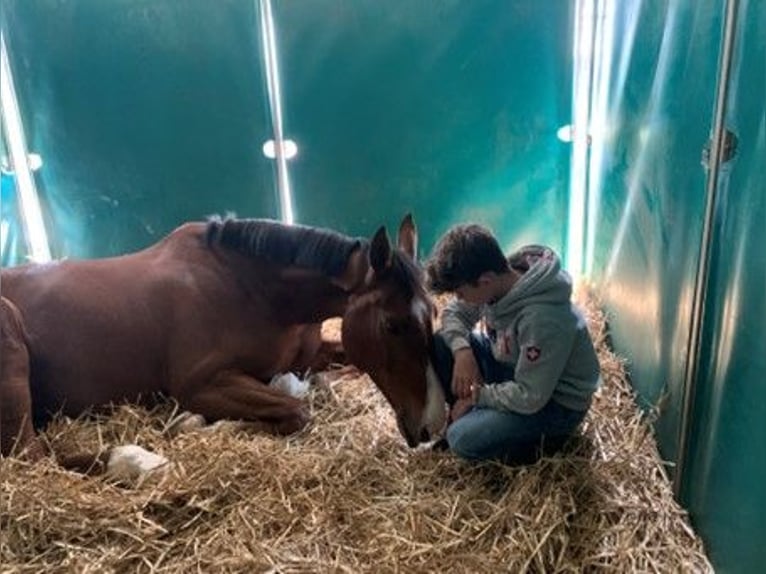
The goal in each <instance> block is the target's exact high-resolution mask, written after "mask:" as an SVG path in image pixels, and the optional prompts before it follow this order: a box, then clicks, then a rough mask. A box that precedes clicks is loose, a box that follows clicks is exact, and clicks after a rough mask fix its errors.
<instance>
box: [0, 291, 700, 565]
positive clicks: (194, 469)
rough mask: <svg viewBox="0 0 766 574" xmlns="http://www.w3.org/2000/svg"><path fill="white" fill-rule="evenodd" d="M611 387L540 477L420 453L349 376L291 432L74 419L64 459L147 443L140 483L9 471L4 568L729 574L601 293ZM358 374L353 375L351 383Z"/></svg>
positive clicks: (167, 411) (152, 415)
mask: <svg viewBox="0 0 766 574" xmlns="http://www.w3.org/2000/svg"><path fill="white" fill-rule="evenodd" d="M583 303H584V307H585V308H586V310H587V315H588V320H589V324H590V328H591V332H592V333H593V335H594V338H595V339H596V340H597V342H598V347H599V354H600V358H601V363H602V367H603V380H604V384H603V387H602V389H601V390H600V391H599V393H598V395H597V397H596V399H595V404H594V406H593V408H592V411H591V413H590V414H589V415H588V417H587V419H586V421H585V423H584V426H583V429H582V433H581V436H579V437H578V438H576V439H575V440H573V441H572V444H570V445H569V447H568V448H567V450H566V451H565V452H564V453H562V454H558V455H556V456H553V457H549V458H544V459H543V460H541V461H540V462H538V463H537V464H535V465H533V466H528V467H521V468H511V467H506V466H502V465H499V464H481V465H471V464H467V463H464V462H461V461H459V460H456V459H455V458H454V457H452V456H451V455H449V454H448V453H442V452H440V453H437V452H432V451H430V450H429V449H427V448H420V449H418V450H415V451H412V450H409V449H408V448H407V447H406V446H405V444H404V441H403V440H402V439H401V438H400V436H399V434H398V432H397V430H396V424H395V422H394V420H393V417H392V414H391V411H390V409H389V407H388V405H387V404H386V403H385V401H384V399H383V398H382V396H381V395H380V393H379V392H378V391H377V390H376V388H375V387H374V386H373V385H372V384H371V382H370V381H369V380H368V379H367V378H366V377H365V376H360V375H359V374H358V373H356V372H354V371H347V372H345V373H343V372H342V371H340V372H336V373H335V378H334V379H333V378H332V377H327V378H326V379H325V383H324V384H320V385H316V386H315V387H314V388H312V391H311V394H310V401H311V408H312V413H313V422H312V423H311V425H310V426H309V427H308V428H306V429H305V430H304V431H303V432H301V433H299V434H297V435H294V436H292V437H289V438H272V437H268V436H262V435H250V434H247V433H245V432H241V431H237V430H235V429H230V428H227V427H225V426H224V427H222V428H218V429H217V430H215V431H196V432H189V433H187V434H183V435H180V436H177V437H175V438H173V439H170V438H168V437H167V436H166V433H164V432H163V431H164V429H165V428H166V425H167V423H168V422H169V420H170V419H171V418H172V417H173V416H174V414H175V412H174V409H173V405H172V404H164V405H161V406H160V407H157V408H155V409H153V410H146V409H143V408H137V407H131V406H121V407H118V408H116V409H115V410H114V412H113V413H112V414H111V415H110V416H108V417H101V418H96V419H93V418H91V419H85V418H83V419H78V420H74V421H72V420H65V419H59V420H57V421H56V422H55V423H54V424H52V425H51V426H50V427H49V428H48V430H47V431H46V434H45V437H46V439H47V440H48V442H49V443H50V444H51V445H52V446H53V448H54V449H56V450H58V451H61V452H63V451H66V450H67V449H74V448H78V449H80V448H82V447H84V446H90V447H93V448H98V447H99V446H103V445H106V444H114V443H124V442H135V443H138V444H140V445H142V446H144V447H145V448H148V449H151V450H153V451H155V452H158V453H161V454H163V455H165V456H167V457H168V458H169V459H171V461H172V465H171V467H170V468H169V469H168V471H167V472H166V473H165V474H164V475H162V476H161V477H157V478H155V479H154V480H149V481H146V482H144V483H142V484H139V485H117V484H112V483H110V482H109V481H108V480H106V479H104V478H84V477H82V476H81V475H78V474H75V473H70V472H66V471H64V470H62V469H60V468H58V467H57V466H56V465H55V464H54V463H53V462H52V461H51V460H45V461H43V462H41V463H37V464H34V465H30V464H28V463H25V462H22V461H19V460H15V459H3V460H2V461H1V462H0V464H1V465H2V467H1V475H0V479H1V483H2V501H1V505H0V564H1V565H2V566H1V568H2V571H3V572H46V573H48V572H168V573H170V572H178V573H186V572H195V571H196V572H275V573H276V572H280V573H285V574H287V573H298V572H349V573H360V572H376V573H377V572H541V573H542V572H545V573H549V572H583V571H587V572H601V571H604V572H606V571H608V572H678V571H684V572H712V568H711V566H710V564H709V562H708V561H707V559H706V557H705V555H704V552H703V548H702V544H701V542H700V540H699V538H698V537H697V536H696V535H695V533H694V532H693V531H692V529H691V527H690V526H689V523H688V519H687V516H686V513H685V512H684V510H683V509H682V508H680V507H679V506H678V504H677V503H676V502H675V501H674V499H673V496H672V492H671V488H670V485H669V483H668V481H667V478H666V475H665V468H664V465H663V462H662V460H661V459H660V457H659V455H658V453H657V448H656V444H655V441H654V436H653V434H652V431H651V427H650V426H649V424H648V422H647V421H646V419H645V417H644V416H642V414H641V413H640V412H639V411H638V410H637V409H636V406H635V401H634V396H633V393H632V391H631V389H630V386H629V385H628V383H627V381H626V375H625V368H624V367H625V366H624V364H623V361H622V360H621V359H620V358H619V357H617V356H615V355H614V354H613V353H612V352H611V351H610V350H609V349H608V348H607V345H606V321H605V318H604V315H603V313H602V312H601V311H600V309H599V306H598V303H597V302H596V301H594V300H593V299H590V298H586V297H583ZM339 373H341V374H339Z"/></svg>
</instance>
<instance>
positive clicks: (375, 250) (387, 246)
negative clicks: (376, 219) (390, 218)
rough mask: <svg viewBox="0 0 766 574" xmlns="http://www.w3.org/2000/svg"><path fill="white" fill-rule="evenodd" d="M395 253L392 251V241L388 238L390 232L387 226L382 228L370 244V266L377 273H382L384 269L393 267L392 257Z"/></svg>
mask: <svg viewBox="0 0 766 574" xmlns="http://www.w3.org/2000/svg"><path fill="white" fill-rule="evenodd" d="M392 255H393V252H392V250H391V241H390V240H389V238H388V232H387V231H386V228H385V226H382V225H381V226H380V229H378V231H377V232H376V233H375V236H374V237H373V238H372V243H370V265H371V266H372V268H373V269H374V270H375V272H376V273H380V272H381V271H383V270H384V269H386V268H388V266H389V265H391V256H392Z"/></svg>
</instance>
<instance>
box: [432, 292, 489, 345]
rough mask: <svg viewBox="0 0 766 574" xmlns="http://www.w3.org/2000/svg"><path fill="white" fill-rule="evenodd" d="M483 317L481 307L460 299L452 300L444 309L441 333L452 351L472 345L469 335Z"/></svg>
mask: <svg viewBox="0 0 766 574" xmlns="http://www.w3.org/2000/svg"><path fill="white" fill-rule="evenodd" d="M480 317H481V309H480V308H479V307H476V306H474V305H468V304H467V303H463V302H462V301H460V300H458V299H454V300H452V301H450V302H449V303H448V304H447V306H446V307H445V308H444V310H443V311H442V326H441V330H440V332H441V334H442V336H443V337H444V340H445V341H447V344H448V345H449V347H450V349H451V350H452V352H455V351H457V350H458V349H463V348H465V347H470V346H471V343H470V342H469V340H468V336H469V335H470V334H471V331H472V330H473V328H474V326H475V325H476V323H477V322H478V321H479V318H480Z"/></svg>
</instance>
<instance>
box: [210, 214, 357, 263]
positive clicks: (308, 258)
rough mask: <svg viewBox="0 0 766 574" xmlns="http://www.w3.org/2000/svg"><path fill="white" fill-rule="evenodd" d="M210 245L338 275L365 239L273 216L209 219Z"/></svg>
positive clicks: (266, 259) (271, 261)
mask: <svg viewBox="0 0 766 574" xmlns="http://www.w3.org/2000/svg"><path fill="white" fill-rule="evenodd" d="M205 240H206V243H207V245H208V246H211V245H220V246H222V247H225V248H227V249H233V250H235V251H237V252H239V253H242V254H243V255H246V256H248V257H255V258H259V259H263V260H265V261H268V262H270V263H274V264H276V265H285V266H295V267H304V268H308V269H314V270H316V271H319V272H321V273H326V274H328V275H330V276H331V277H337V276H339V275H340V274H341V273H343V271H344V270H345V269H346V264H347V262H348V258H349V256H350V255H351V253H352V252H353V251H354V250H355V249H357V248H358V247H360V246H362V245H366V243H367V242H366V240H364V239H359V238H352V237H348V236H346V235H342V234H340V233H338V232H337V231H333V230H331V229H322V228H318V227H309V226H306V225H287V224H285V223H281V222H279V221H274V220H271V219H229V218H227V219H221V218H219V217H215V218H212V219H211V220H210V221H208V224H207V229H206V231H205Z"/></svg>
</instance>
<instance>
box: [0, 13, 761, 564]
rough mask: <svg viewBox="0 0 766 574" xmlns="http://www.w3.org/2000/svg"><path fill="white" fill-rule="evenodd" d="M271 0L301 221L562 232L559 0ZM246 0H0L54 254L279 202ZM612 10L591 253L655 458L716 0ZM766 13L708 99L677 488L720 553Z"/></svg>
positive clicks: (748, 353)
mask: <svg viewBox="0 0 766 574" xmlns="http://www.w3.org/2000/svg"><path fill="white" fill-rule="evenodd" d="M273 4H274V19H275V24H276V33H277V51H278V56H279V61H280V66H281V75H282V93H283V110H284V123H285V136H286V137H288V138H291V139H293V140H295V141H296V143H297V144H298V147H299V153H298V156H297V157H296V158H294V159H292V160H290V161H289V162H288V166H289V174H290V179H291V182H292V189H293V193H294V203H295V210H296V216H297V220H298V221H299V222H303V223H309V224H315V225H324V226H330V227H333V228H336V229H338V230H341V231H344V232H346V233H350V234H354V235H368V234H370V233H371V232H372V231H374V229H375V228H376V227H377V226H378V225H379V224H381V223H387V224H389V229H390V231H392V232H393V229H392V228H393V226H395V225H396V224H397V223H398V221H399V219H400V217H401V215H402V214H403V213H404V212H405V211H412V212H413V213H414V215H415V218H416V220H417V222H418V224H419V227H420V230H421V254H423V255H425V254H427V252H428V251H429V250H430V247H431V245H432V244H433V242H434V240H435V239H436V237H438V235H440V234H441V233H442V232H443V231H444V230H445V229H446V228H447V227H448V226H449V225H451V224H453V223H456V222H458V221H464V220H468V219H470V220H474V221H479V222H481V223H484V224H487V225H489V226H491V227H492V228H493V229H495V231H496V232H497V233H498V235H499V237H500V238H501V241H502V243H503V244H504V246H505V247H506V248H508V249H510V248H512V247H514V246H517V245H519V244H520V243H523V242H543V243H548V244H550V245H552V246H553V247H555V248H556V249H558V250H559V251H561V252H562V253H563V252H564V251H565V249H566V247H567V245H566V244H565V242H566V237H567V221H566V218H567V214H568V202H569V197H568V189H569V154H570V147H569V145H568V144H564V143H562V142H559V141H558V140H557V139H556V130H557V129H558V128H559V127H560V126H562V125H565V124H568V123H570V113H571V106H572V95H571V94H572V67H573V58H572V49H571V46H572V43H573V32H572V29H573V18H574V7H573V6H574V4H573V3H571V2H563V1H562V2H543V3H541V2H537V1H535V0H518V1H514V2H508V1H507V0H471V2H465V1H459V0H440V1H439V2H431V1H428V0H386V1H385V2H381V1H376V0H277V1H275V2H274V3H273ZM256 6H257V3H256V2H254V1H251V0H217V1H215V2H212V1H209V0H185V1H184V2H178V1H176V0H110V1H109V2H105V1H103V0H70V1H69V2H60V1H57V0H2V18H3V30H4V33H5V34H6V37H7V40H8V42H9V45H10V49H11V61H12V64H13V66H14V70H15V72H16V82H17V90H18V93H19V97H20V104H21V107H22V112H23V119H24V122H25V127H26V132H27V133H26V135H27V140H28V142H29V147H30V150H31V151H34V152H37V153H39V154H41V155H42V157H43V159H44V162H45V164H44V166H43V169H42V170H41V171H40V172H38V173H37V175H36V179H37V183H38V186H39V189H40V192H41V198H42V200H43V208H44V211H45V215H46V219H47V224H48V230H49V232H50V234H51V237H52V240H53V248H54V254H55V255H56V256H69V257H100V256H105V255H111V254H115V253H122V252H125V251H129V250H133V249H137V248H140V247H143V246H145V245H148V244H150V243H153V242H154V241H156V240H157V239H159V238H160V237H161V236H162V235H164V234H165V233H166V232H168V231H169V230H170V229H172V228H173V227H175V226H176V225H178V224H179V223H181V222H183V221H186V220H189V219H200V218H203V217H205V216H207V215H209V214H212V213H225V212H227V211H235V212H236V213H237V214H238V215H240V216H243V217H277V216H278V215H279V214H278V205H277V201H276V193H275V184H274V172H273V165H272V162H271V161H270V160H267V159H266V158H264V157H263V154H262V152H261V146H262V144H263V143H264V142H265V141H266V140H268V139H270V138H271V137H272V133H271V119H270V117H269V114H268V112H267V108H268V106H267V104H266V101H267V100H266V95H265V89H264V71H263V69H262V67H261V57H262V56H261V38H260V33H259V21H258V16H257V13H256ZM609 6H610V12H609V20H610V22H612V23H613V24H614V39H615V41H614V46H612V49H611V50H610V51H609V53H608V54H606V55H604V54H602V55H601V56H599V57H602V58H605V60H604V63H605V65H607V66H608V67H609V69H610V70H611V74H610V81H609V84H608V86H606V89H607V91H606V93H607V96H608V97H607V106H608V114H607V115H606V119H607V123H606V126H605V127H606V130H605V131H604V133H603V134H596V135H594V145H593V146H592V149H591V158H593V157H594V156H593V153H594V151H593V150H595V149H596V147H597V146H598V147H600V151H601V152H603V153H602V154H601V155H599V156H598V157H599V158H600V159H599V160H598V162H595V163H592V164H591V173H590V174H589V178H590V181H591V182H592V185H593V186H594V187H593V189H592V190H591V193H596V194H597V198H598V201H597V210H596V214H595V215H596V217H595V224H594V225H593V227H592V231H593V232H594V233H595V235H594V241H593V243H592V246H593V251H592V252H591V253H589V254H588V257H587V259H586V260H587V261H589V262H591V269H590V271H591V278H592V279H594V280H596V281H600V282H602V284H603V285H604V301H605V304H606V306H607V308H608V311H609V312H610V317H611V319H610V323H611V331H612V335H613V340H614V343H615V346H616V349H617V351H618V352H620V353H621V354H623V355H625V356H626V357H627V358H628V361H629V363H628V364H629V368H630V371H631V375H632V378H633V382H634V385H635V387H636V389H637V391H638V392H639V395H640V398H641V400H642V402H643V403H644V404H645V405H647V406H658V407H659V418H658V421H657V432H658V437H659V440H660V444H661V448H662V452H663V454H664V456H665V457H666V458H667V459H668V460H669V461H676V460H677V456H678V437H679V431H680V428H679V425H680V422H681V404H682V396H683V374H684V365H685V360H686V357H687V352H688V345H689V340H688V330H689V325H690V313H691V304H692V294H693V292H694V280H695V273H696V269H697V266H698V263H699V262H698V253H699V243H700V236H701V230H702V218H703V211H704V194H705V184H706V173H705V170H704V168H703V167H702V165H701V162H700V159H701V154H702V149H703V147H704V145H705V143H706V141H707V139H708V137H709V132H710V127H711V122H712V110H713V105H714V99H715V90H716V82H717V73H718V54H719V46H720V40H721V25H722V19H723V11H724V8H725V0H710V1H708V2H695V1H693V0H683V1H672V2H671V1H669V0H643V1H640V0H634V1H627V2H615V3H609ZM765 11H766V3H764V2H758V1H756V0H745V1H741V2H740V20H739V28H738V43H737V50H736V66H735V77H734V80H733V82H732V97H731V101H730V107H729V108H728V109H727V120H728V122H729V123H730V124H731V126H732V127H733V129H734V131H736V132H737V133H738V135H739V138H740V152H739V154H738V156H737V158H736V159H735V160H734V162H732V163H731V164H730V165H729V166H727V168H726V169H725V170H724V172H723V173H722V174H721V179H720V182H719V190H720V193H721V198H722V201H721V203H720V205H719V208H718V210H717V213H716V218H715V225H714V249H713V253H712V260H711V275H710V278H709V285H707V292H708V302H707V305H706V307H705V314H704V323H703V348H702V354H701V361H700V372H699V377H698V381H697V391H698V392H697V394H696V396H695V401H694V409H693V411H692V419H691V422H692V427H691V430H692V434H691V442H690V445H689V447H690V448H689V457H688V460H687V461H686V462H687V467H686V472H685V480H684V483H683V487H684V488H683V491H682V500H683V501H684V502H685V503H686V504H687V505H688V507H689V509H690V512H691V516H692V519H693V521H694V523H695V526H697V528H698V529H699V531H700V532H701V533H702V535H703V537H704V538H705V540H706V543H707V545H708V548H709V550H710V553H711V556H712V558H713V561H714V563H715V565H716V568H717V569H718V570H719V571H721V572H755V571H759V569H760V565H761V564H762V563H763V562H764V561H765V560H766V555H764V552H765V551H766V544H763V541H764V540H766V526H764V518H763V516H764V514H763V512H762V509H763V508H764V507H766V501H764V492H766V490H765V489H764V488H763V487H762V485H763V484H765V483H766V453H764V450H763V449H764V444H766V441H764V431H763V429H764V425H763V420H764V415H766V412H764V408H765V407H764V405H766V395H765V394H764V393H765V392H766V386H764V384H763V373H764V371H765V370H766V369H764V367H766V365H764V362H763V361H764V357H765V356H766V353H764V351H765V350H766V349H764V346H763V345H764V341H766V333H764V320H763V317H764V316H766V314H765V313H764V307H765V306H766V300H765V299H764V297H766V271H765V270H764V262H765V261H766V258H764V256H763V247H762V245H763V244H764V238H763V233H764V229H766V225H764V222H766V213H764V197H766V192H765V191H764V187H765V186H766V174H764V171H763V170H764V165H766V161H764V158H765V157H766V149H765V147H764V146H765V143H764V142H765V140H766V135H765V134H766V120H765V119H764V114H765V112H764V101H765V99H766V98H764V93H765V92H766V79H765V78H764V72H765V70H764V65H763V63H764V61H766V49H765V48H764V30H766V21H765V18H766V16H764V12H765ZM594 161H595V160H594ZM596 176H597V177H596ZM594 182H595V183H594ZM6 183H7V181H6ZM4 197H6V195H5V193H4ZM4 210H5V206H4ZM591 223H592V224H593V223H594V222H591ZM661 397H662V400H660V399H661Z"/></svg>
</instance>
